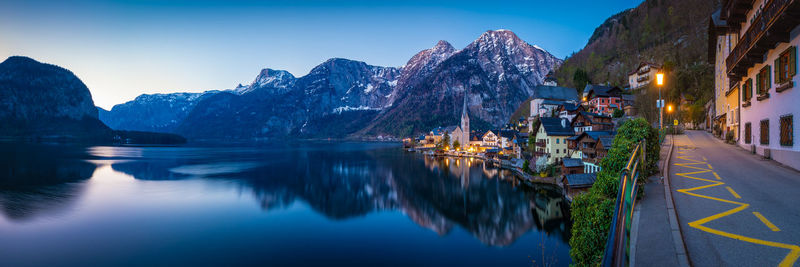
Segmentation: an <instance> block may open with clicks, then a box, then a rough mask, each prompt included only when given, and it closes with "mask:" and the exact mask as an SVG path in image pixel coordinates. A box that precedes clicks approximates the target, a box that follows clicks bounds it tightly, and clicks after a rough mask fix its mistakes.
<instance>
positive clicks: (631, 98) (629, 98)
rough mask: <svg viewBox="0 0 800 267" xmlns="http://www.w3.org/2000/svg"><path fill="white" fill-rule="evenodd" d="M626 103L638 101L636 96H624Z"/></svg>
mask: <svg viewBox="0 0 800 267" xmlns="http://www.w3.org/2000/svg"><path fill="white" fill-rule="evenodd" d="M622 100H624V101H636V95H622Z"/></svg>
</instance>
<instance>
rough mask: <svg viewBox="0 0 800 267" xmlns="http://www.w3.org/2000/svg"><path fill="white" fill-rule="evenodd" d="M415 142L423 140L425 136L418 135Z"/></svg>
mask: <svg viewBox="0 0 800 267" xmlns="http://www.w3.org/2000/svg"><path fill="white" fill-rule="evenodd" d="M417 140H425V135H424V134H423V135H420V136H419V138H417Z"/></svg>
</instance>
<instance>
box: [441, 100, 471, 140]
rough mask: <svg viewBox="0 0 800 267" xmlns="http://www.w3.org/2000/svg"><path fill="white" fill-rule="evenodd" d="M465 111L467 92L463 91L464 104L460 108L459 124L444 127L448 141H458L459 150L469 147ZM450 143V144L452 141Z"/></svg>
mask: <svg viewBox="0 0 800 267" xmlns="http://www.w3.org/2000/svg"><path fill="white" fill-rule="evenodd" d="M467 113H468V112H467V94H466V92H464V106H463V107H462V109H461V125H458V126H450V127H447V128H446V129H447V132H448V134H449V135H450V142H453V143H455V141H458V144H459V145H460V147H461V150H466V149H468V148H469V114H467ZM450 145H452V143H451V144H450ZM454 149H455V147H454Z"/></svg>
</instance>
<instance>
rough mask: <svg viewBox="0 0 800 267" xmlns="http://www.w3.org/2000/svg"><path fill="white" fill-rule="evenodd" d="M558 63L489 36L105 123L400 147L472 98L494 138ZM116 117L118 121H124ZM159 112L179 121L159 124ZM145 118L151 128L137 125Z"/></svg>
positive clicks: (320, 69)
mask: <svg viewBox="0 0 800 267" xmlns="http://www.w3.org/2000/svg"><path fill="white" fill-rule="evenodd" d="M561 62H562V61H561V60H560V59H558V58H556V57H555V56H553V55H551V54H550V53H548V52H547V51H545V50H543V49H541V48H538V47H536V46H534V45H530V44H528V43H526V42H525V41H523V40H521V39H519V37H517V35H516V34H514V33H513V32H511V31H508V30H497V31H487V32H486V33H484V34H482V35H481V36H480V37H479V38H478V39H477V40H475V41H474V42H472V43H471V44H470V45H468V46H467V47H466V48H464V49H462V50H456V49H455V48H454V47H453V46H452V45H451V44H450V43H448V42H446V41H439V42H438V43H437V44H436V45H435V46H433V47H432V48H430V49H426V50H423V51H421V52H419V53H417V54H416V55H414V56H413V57H412V58H411V59H410V60H409V61H408V62H407V63H406V64H405V65H403V66H402V67H399V68H395V67H381V66H373V65H369V64H367V63H365V62H361V61H354V60H348V59H342V58H332V59H329V60H327V61H325V62H323V63H322V64H320V65H318V66H316V67H314V68H313V69H312V70H311V71H310V72H309V73H308V74H307V75H305V76H302V77H295V76H294V75H292V74H291V73H289V72H286V71H282V70H273V69H269V68H265V69H263V70H261V72H260V73H259V74H258V75H257V76H256V78H255V79H254V80H253V82H251V83H250V84H249V85H241V84H240V85H239V86H237V87H236V88H235V89H233V90H228V91H223V92H218V93H215V94H213V95H206V96H204V97H199V98H197V99H196V100H197V101H195V102H193V106H191V105H189V104H183V103H184V102H181V103H182V104H172V105H167V104H168V103H172V102H169V101H164V100H159V99H152V98H144V99H142V100H143V101H137V100H138V99H139V98H137V100H134V101H132V102H133V103H131V102H129V103H126V104H123V106H120V108H119V109H120V110H124V109H123V107H125V105H128V104H131V105H128V106H130V110H131V111H130V112H129V114H136V112H134V111H133V110H135V109H144V110H145V111H142V112H141V114H137V115H136V116H129V115H119V116H117V117H121V118H122V120H126V122H120V123H116V122H115V121H114V120H113V119H112V118H110V117H106V116H105V115H104V116H101V118H102V119H103V120H104V121H107V122H108V123H109V124H110V125H114V126H116V127H118V128H120V129H142V130H154V131H155V130H160V131H169V132H175V133H179V134H182V135H184V136H187V137H189V138H191V139H217V140H219V139H222V140H236V139H262V138H286V137H298V138H330V137H333V138H345V137H349V138H374V137H378V136H393V137H399V136H409V135H412V134H417V133H421V132H427V131H428V130H430V129H431V128H433V127H435V126H441V125H445V124H455V122H456V120H457V119H458V118H460V111H461V104H462V103H463V99H464V95H465V94H467V95H468V104H469V106H470V116H471V119H472V120H473V123H472V124H473V125H475V126H477V127H479V128H481V127H482V128H487V129H488V128H490V127H493V126H498V125H501V124H503V123H505V122H506V121H507V120H508V118H509V117H510V116H511V114H512V113H513V112H514V108H515V107H516V106H518V105H519V104H520V103H521V102H522V101H525V99H527V98H528V97H529V96H530V95H531V94H532V93H533V90H534V89H533V88H535V86H536V85H538V84H540V83H541V82H542V80H543V78H544V76H545V75H546V74H547V73H548V72H550V71H551V70H553V69H554V68H556V67H558V66H559V65H560V64H561ZM161 97H165V96H161ZM172 97H175V98H177V96H172ZM156 106H158V107H163V108H156ZM116 109H117V106H115V107H114V109H112V110H111V114H112V117H113V114H122V112H119V113H115V110H116ZM162 112H163V113H169V112H172V113H175V114H172V115H164V114H160V115H152V114H155V113H162ZM145 114H149V115H145ZM139 116H151V117H152V120H148V121H141V120H140V121H132V120H133V118H136V117H139ZM181 118H183V119H181Z"/></svg>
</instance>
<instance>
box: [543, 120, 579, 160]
mask: <svg viewBox="0 0 800 267" xmlns="http://www.w3.org/2000/svg"><path fill="white" fill-rule="evenodd" d="M534 133H536V135H535V140H536V151H534V152H533V154H534V156H535V157H536V158H537V159H538V158H541V157H546V158H547V161H546V164H555V163H558V162H561V159H563V158H565V157H567V138H569V137H571V136H573V135H574V134H575V131H573V129H572V127H571V126H570V124H569V121H567V119H562V118H548V117H544V118H540V119H539V122H538V123H537V124H536V127H535V129H534ZM537 162H538V160H537Z"/></svg>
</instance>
